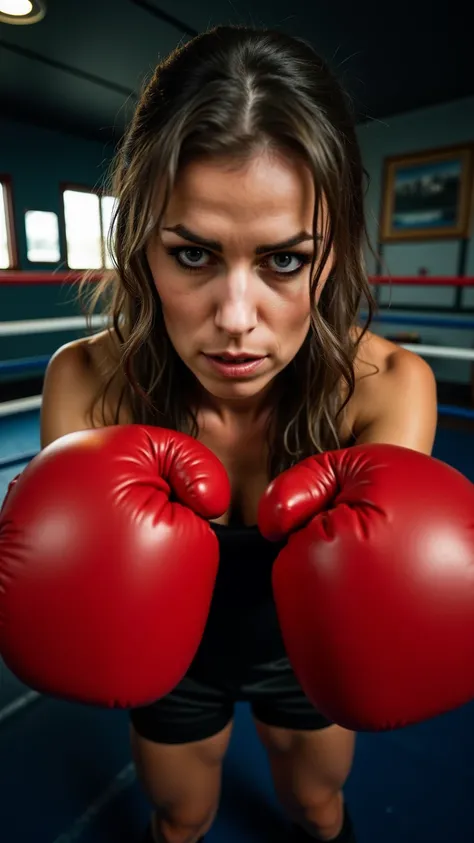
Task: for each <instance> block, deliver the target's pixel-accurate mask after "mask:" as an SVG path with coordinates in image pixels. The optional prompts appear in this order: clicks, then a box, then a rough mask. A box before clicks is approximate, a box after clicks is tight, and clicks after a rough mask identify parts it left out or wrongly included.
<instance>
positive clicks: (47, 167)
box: [0, 119, 113, 360]
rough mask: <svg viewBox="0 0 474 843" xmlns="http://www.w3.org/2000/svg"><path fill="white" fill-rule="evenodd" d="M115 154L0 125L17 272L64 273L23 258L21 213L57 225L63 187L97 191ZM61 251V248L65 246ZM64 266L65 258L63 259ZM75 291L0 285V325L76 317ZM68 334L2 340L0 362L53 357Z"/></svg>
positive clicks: (21, 126) (92, 144)
mask: <svg viewBox="0 0 474 843" xmlns="http://www.w3.org/2000/svg"><path fill="white" fill-rule="evenodd" d="M112 155H113V149H112V148H111V147H110V146H109V147H107V146H106V145H105V143H104V144H102V143H99V142H97V141H89V140H83V139H81V138H77V137H74V136H72V135H67V134H63V133H61V132H57V131H53V130H49V129H44V128H40V127H37V126H31V125H29V124H27V123H20V122H14V121H11V120H3V119H2V120H0V173H2V174H7V175H9V176H10V177H11V179H12V191H13V205H14V214H15V226H16V237H17V246H18V252H19V261H20V268H21V269H23V270H35V269H38V270H46V271H48V272H51V271H54V269H66V266H65V265H64V264H62V263H58V264H57V265H54V264H37V263H35V264H33V263H30V262H29V261H28V260H27V256H26V233H25V217H24V215H25V211H27V210H36V211H38V210H40V211H54V212H55V213H56V214H58V217H59V219H61V194H60V185H61V183H62V182H71V183H74V184H78V185H83V186H87V187H95V186H98V185H100V184H101V183H102V182H103V179H104V177H105V176H106V173H107V168H108V166H109V163H110V159H111V156H112ZM63 248H64V244H63ZM62 258H63V260H64V259H65V255H64V254H63V255H62ZM74 296H75V290H73V289H72V288H71V287H66V286H64V287H60V286H59V285H54V286H47V285H31V286H23V285H22V286H21V287H18V289H15V287H14V286H13V285H8V286H3V285H0V313H1V317H0V320H1V321H6V320H9V319H13V320H18V319H41V318H46V317H64V316H70V315H77V314H78V313H79V310H78V306H77V304H76V302H75V300H74ZM74 336H75V334H72V333H71V332H68V333H64V334H62V333H61V334H60V333H55V334H47V335H44V336H43V335H40V334H37V335H32V336H24V337H12V338H10V337H9V338H0V360H6V359H11V358H17V357H29V356H30V355H42V354H51V353H52V352H53V351H55V349H56V348H58V346H59V345H61V344H62V343H63V342H67V341H68V340H70V339H72V338H73V337H74Z"/></svg>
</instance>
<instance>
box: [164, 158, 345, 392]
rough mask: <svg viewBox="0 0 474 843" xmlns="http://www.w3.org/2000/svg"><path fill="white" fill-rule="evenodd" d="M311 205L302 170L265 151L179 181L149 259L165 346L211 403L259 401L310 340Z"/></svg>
mask: <svg viewBox="0 0 474 843" xmlns="http://www.w3.org/2000/svg"><path fill="white" fill-rule="evenodd" d="M314 203H315V192H314V186H313V181H312V177H311V174H310V172H309V170H308V169H307V168H306V167H305V165H304V164H303V163H302V162H300V161H298V160H296V159H295V158H293V159H290V158H289V157H285V156H283V155H276V154H275V153H273V154H271V153H269V152H267V151H265V152H262V153H261V154H259V155H257V156H255V157H254V158H252V159H251V160H250V161H249V162H248V163H247V164H245V165H242V166H241V167H239V168H236V166H235V161H234V162H229V161H225V160H222V161H196V162H193V163H191V164H189V165H188V166H187V167H186V168H184V169H183V170H182V172H181V173H180V175H179V178H178V180H177V183H176V185H175V188H174V191H173V193H172V196H171V200H170V202H169V205H168V207H167V209H166V212H165V216H164V219H163V222H162V225H161V228H160V230H159V231H155V232H154V233H153V234H152V236H151V238H150V241H149V244H148V248H147V257H148V262H149V265H150V269H151V272H152V275H153V278H154V281H155V284H156V288H157V291H158V294H159V296H160V300H161V303H162V308H163V315H164V320H165V324H166V328H167V331H168V334H169V337H170V340H171V342H172V343H173V346H174V348H175V349H176V351H177V353H178V354H179V356H180V357H181V358H182V360H183V361H184V363H185V364H186V366H188V367H189V369H190V370H191V371H192V372H193V374H194V375H195V376H196V378H197V379H198V381H199V382H200V383H201V385H202V386H203V388H204V389H205V390H206V391H207V392H208V393H210V394H211V395H212V396H213V397H214V398H215V399H221V400H226V401H228V400H232V399H233V400H239V399H246V400H248V399H249V398H252V397H253V396H255V397H257V396H259V395H261V394H262V391H265V390H266V388H267V387H268V386H269V384H270V383H271V381H272V380H273V379H274V378H275V376H276V375H277V374H278V372H280V371H281V370H282V369H284V368H285V367H286V366H287V365H288V363H289V362H290V361H291V360H292V359H293V358H294V356H295V355H296V353H297V352H298V350H299V348H300V347H301V345H302V343H303V341H304V339H305V337H306V336H307V333H308V328H309V324H310V279H309V275H310V265H311V258H312V256H313V253H314V252H315V250H316V253H318V252H319V251H320V250H321V242H316V243H314V242H313V238H312V229H313V214H314ZM320 216H321V217H322V219H321V232H320V233H321V237H322V236H323V233H324V212H323V213H322V214H320ZM330 263H331V262H330V261H328V262H327V265H326V266H325V267H324V270H323V273H322V276H321V281H320V284H319V287H318V293H319V294H320V292H321V289H322V286H323V284H324V283H325V281H326V279H327V276H328V274H329V272H330Z"/></svg>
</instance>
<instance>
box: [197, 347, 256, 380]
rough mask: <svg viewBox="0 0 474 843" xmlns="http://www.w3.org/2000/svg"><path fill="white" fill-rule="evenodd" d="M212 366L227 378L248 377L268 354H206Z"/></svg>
mask: <svg viewBox="0 0 474 843" xmlns="http://www.w3.org/2000/svg"><path fill="white" fill-rule="evenodd" d="M204 357H205V358H206V360H207V361H208V362H209V364H210V366H212V368H213V369H214V371H215V372H218V373H219V375H221V376H224V377H226V378H239V377H246V376H249V375H252V374H254V372H256V371H257V369H258V368H259V367H260V366H261V364H262V363H263V362H264V360H266V359H267V357H268V355H266V354H264V355H263V354H246V353H242V354H228V353H224V354H205V355H204Z"/></svg>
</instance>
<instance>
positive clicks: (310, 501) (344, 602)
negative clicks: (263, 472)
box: [259, 444, 474, 731]
mask: <svg viewBox="0 0 474 843" xmlns="http://www.w3.org/2000/svg"><path fill="white" fill-rule="evenodd" d="M259 526H260V530H261V532H262V533H263V535H264V536H266V537H267V538H269V539H273V540H278V539H282V538H283V537H285V536H288V542H287V544H286V546H285V547H284V548H283V550H282V551H281V552H280V554H279V556H278V558H277V560H276V562H275V565H274V569H273V587H274V594H275V601H276V605H277V610H278V615H279V618H280V623H281V628H282V634H283V637H284V641H285V644H286V648H287V652H288V656H289V658H290V661H291V663H292V665H293V669H294V670H295V673H296V675H297V677H298V679H299V681H300V683H301V685H302V687H303V689H304V691H305V692H306V694H307V696H308V697H309V698H310V699H311V701H312V702H313V703H314V705H315V706H316V707H317V708H318V709H320V710H321V711H322V712H323V713H324V714H325V715H326V716H327V717H329V718H330V719H332V720H334V721H335V722H337V723H339V724H340V725H342V726H346V727H347V728H349V729H354V730H357V731H361V730H374V731H377V730H382V729H391V728H396V727H399V726H403V725H406V724H409V723H416V722H419V721H421V720H425V719H427V718H429V717H432V716H434V715H437V714H440V713H442V712H445V711H448V710H450V709H454V708H455V707H457V706H460V705H461V704H463V703H465V702H467V701H468V700H470V699H472V698H474V670H473V665H474V486H473V485H472V484H471V483H470V482H469V481H468V480H467V479H466V478H465V477H463V476H462V475H461V474H459V473H458V472H457V471H455V470H454V469H453V468H451V467H449V466H447V465H445V464H444V463H442V462H439V461H438V460H435V459H433V458H432V457H428V456H426V455H424V454H420V453H418V452H416V451H412V450H408V449H405V448H401V447H397V446H390V445H378V444H374V445H365V446H357V447H353V448H350V449H347V450H340V451H335V452H332V453H326V454H323V455H320V456H315V457H310V458H309V459H306V460H304V461H302V462H301V463H299V464H298V465H296V466H295V467H293V468H291V469H289V470H288V471H286V472H284V473H283V474H281V475H280V476H279V477H277V478H276V480H275V481H273V483H272V484H271V485H270V486H269V488H268V490H267V491H266V493H265V495H264V497H263V498H262V500H261V504H260V510H259Z"/></svg>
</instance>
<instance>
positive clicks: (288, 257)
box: [269, 252, 310, 275]
mask: <svg viewBox="0 0 474 843" xmlns="http://www.w3.org/2000/svg"><path fill="white" fill-rule="evenodd" d="M269 260H270V261H275V262H276V266H275V267H274V269H273V271H274V272H276V273H277V274H278V275H293V274H294V273H295V272H299V271H300V270H301V269H302V268H303V266H306V264H308V263H309V261H310V257H309V256H308V255H299V254H296V253H295V252H279V253H278V254H276V255H271V256H270V259H269ZM295 263H296V266H295ZM270 269H271V267H270Z"/></svg>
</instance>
